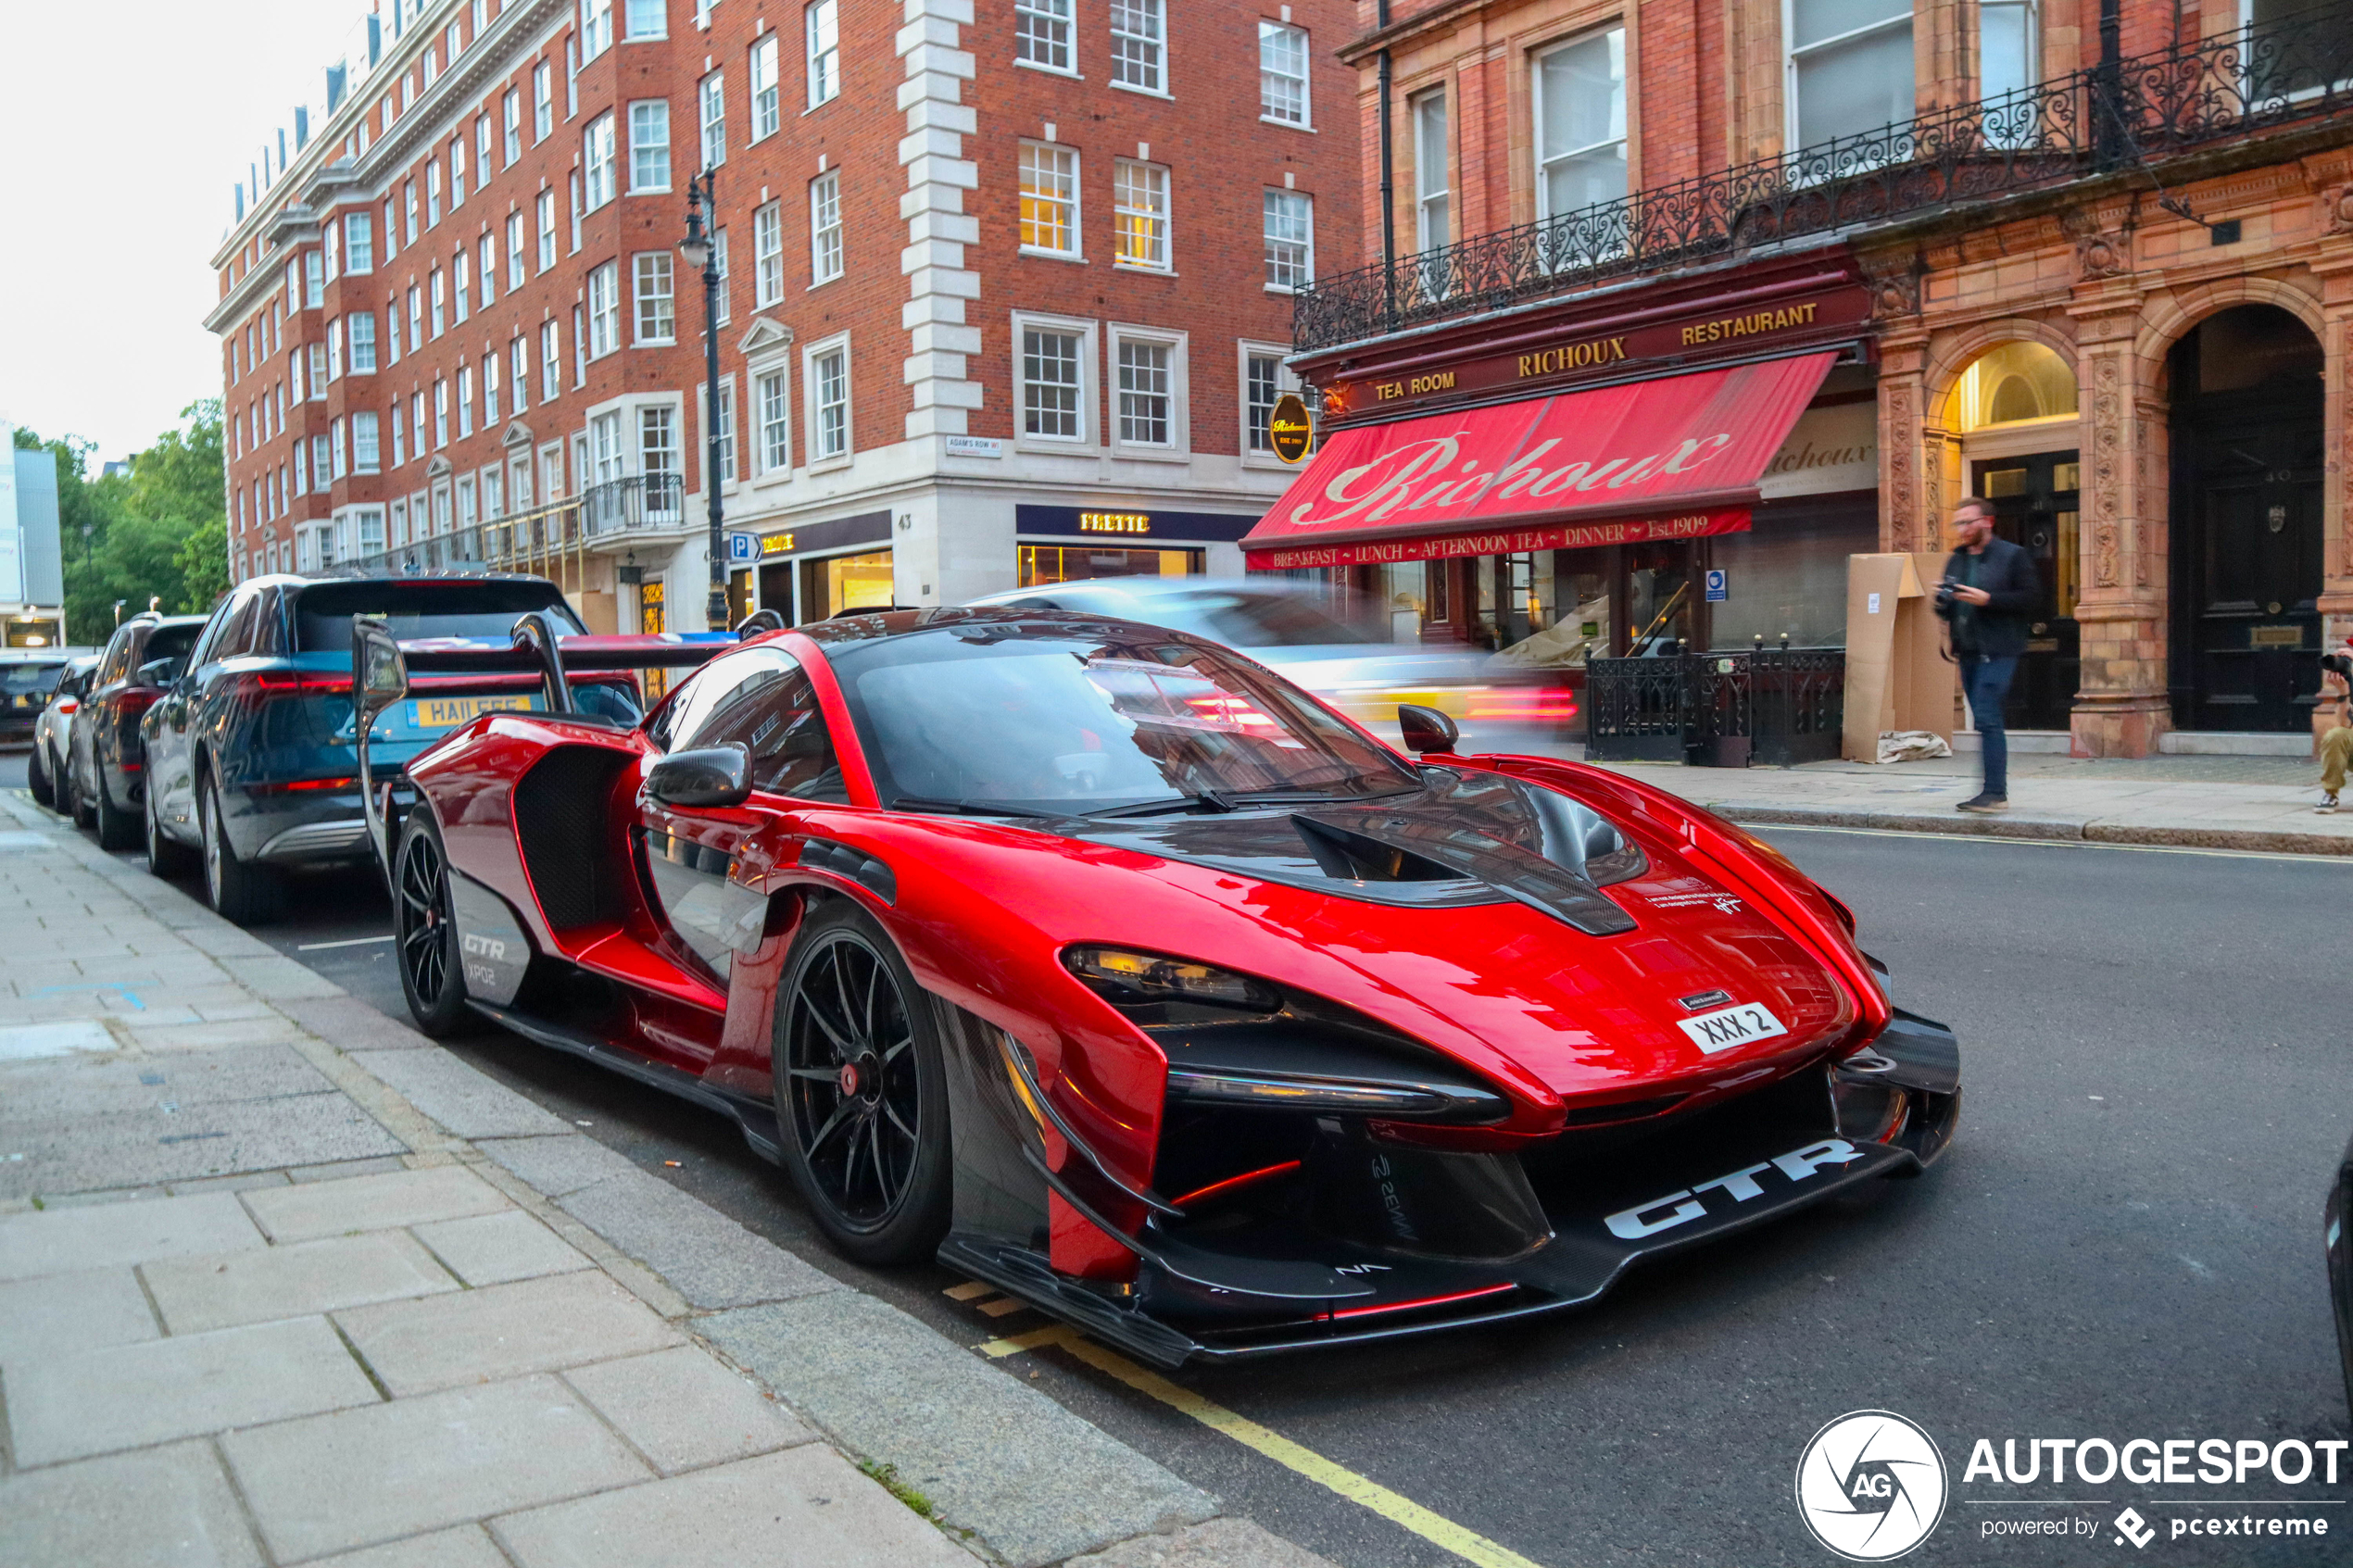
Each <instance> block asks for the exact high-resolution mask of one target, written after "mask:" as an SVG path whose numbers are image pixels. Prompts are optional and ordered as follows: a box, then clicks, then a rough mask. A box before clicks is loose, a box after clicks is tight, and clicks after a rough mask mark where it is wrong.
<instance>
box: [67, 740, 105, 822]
mask: <svg viewBox="0 0 2353 1568" xmlns="http://www.w3.org/2000/svg"><path fill="white" fill-rule="evenodd" d="M57 809H58V810H60V811H62V812H64V813H65V814H66V815H67V816H68V817H70V818H71V819H73V825H74V826H76V827H78V828H88V827H95V826H97V825H98V818H97V813H95V812H94V811H92V810H91V809H90V802H89V800H88V799H87V798H85V797H83V795H82V781H81V780H80V779H78V778H76V777H75V776H74V771H73V753H72V752H70V751H68V752H67V753H66V769H65V771H64V772H63V773H62V774H60V775H59V776H58V779H57Z"/></svg>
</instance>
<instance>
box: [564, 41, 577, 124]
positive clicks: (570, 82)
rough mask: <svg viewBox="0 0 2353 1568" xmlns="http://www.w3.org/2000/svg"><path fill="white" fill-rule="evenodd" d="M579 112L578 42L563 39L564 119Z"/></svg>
mask: <svg viewBox="0 0 2353 1568" xmlns="http://www.w3.org/2000/svg"><path fill="white" fill-rule="evenodd" d="M579 112H580V40H579V39H577V38H574V37H571V36H567V37H566V38H565V39H564V118H565V119H571V118H572V117H573V116H574V115H576V114H578V113H579Z"/></svg>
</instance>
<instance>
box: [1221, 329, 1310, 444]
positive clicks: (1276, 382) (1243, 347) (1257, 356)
mask: <svg viewBox="0 0 2353 1568" xmlns="http://www.w3.org/2000/svg"><path fill="white" fill-rule="evenodd" d="M1235 347H1236V350H1237V351H1238V355H1239V359H1240V361H1241V363H1240V365H1239V374H1240V376H1241V386H1242V430H1241V439H1242V458H1243V460H1244V461H1246V462H1247V461H1251V460H1252V459H1256V460H1258V461H1262V462H1265V463H1269V464H1273V465H1275V466H1277V467H1287V466H1288V465H1286V464H1284V463H1283V462H1282V459H1280V458H1277V457H1276V456H1275V439H1274V435H1273V433H1272V429H1271V427H1272V425H1273V422H1274V418H1275V404H1276V401H1277V399H1279V398H1280V397H1281V396H1282V395H1283V394H1284V393H1286V392H1296V391H1298V390H1299V378H1298V377H1297V376H1295V375H1293V374H1291V373H1290V370H1287V369H1286V368H1285V367H1284V365H1283V356H1284V355H1286V354H1288V353H1290V350H1289V349H1288V348H1284V347H1281V346H1279V345H1276V344H1271V343H1239V344H1237V345H1235Z"/></svg>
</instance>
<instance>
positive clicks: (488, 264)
mask: <svg viewBox="0 0 2353 1568" xmlns="http://www.w3.org/2000/svg"><path fill="white" fill-rule="evenodd" d="M474 255H475V257H477V258H478V259H479V260H480V261H481V263H482V303H483V305H484V307H489V306H492V305H495V304H497V300H498V236H497V235H496V234H484V235H483V236H482V238H481V239H479V240H477V241H475V242H474Z"/></svg>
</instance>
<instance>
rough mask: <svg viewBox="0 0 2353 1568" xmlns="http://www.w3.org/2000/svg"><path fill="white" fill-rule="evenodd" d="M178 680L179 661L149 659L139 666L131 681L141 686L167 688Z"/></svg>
mask: <svg viewBox="0 0 2353 1568" xmlns="http://www.w3.org/2000/svg"><path fill="white" fill-rule="evenodd" d="M179 678H180V661H179V660H178V659H149V660H147V662H146V663H145V664H142V665H141V666H139V672H138V673H137V674H135V675H133V676H132V681H133V682H135V683H136V684H139V685H143V686H168V685H170V684H171V683H172V682H174V681H176V680H178V679H179Z"/></svg>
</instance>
